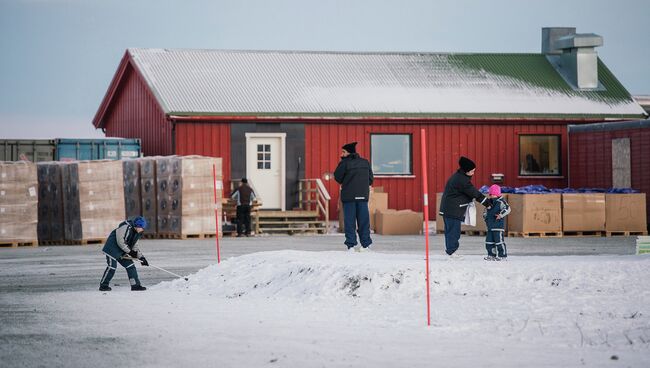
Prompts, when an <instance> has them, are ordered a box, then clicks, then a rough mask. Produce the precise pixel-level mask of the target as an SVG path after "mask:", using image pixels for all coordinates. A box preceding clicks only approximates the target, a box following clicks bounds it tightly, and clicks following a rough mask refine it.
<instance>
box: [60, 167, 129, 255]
mask: <svg viewBox="0 0 650 368" xmlns="http://www.w3.org/2000/svg"><path fill="white" fill-rule="evenodd" d="M62 179H63V189H64V190H63V203H64V211H63V214H64V234H65V240H66V241H69V242H73V243H77V244H92V243H101V242H103V241H104V240H105V239H106V236H108V234H109V233H110V232H111V231H112V230H113V229H114V228H115V227H116V226H117V225H118V224H119V223H120V222H122V221H124V187H123V186H124V181H123V174H122V162H120V161H110V160H101V161H78V162H71V163H68V164H66V165H64V166H63V171H62Z"/></svg>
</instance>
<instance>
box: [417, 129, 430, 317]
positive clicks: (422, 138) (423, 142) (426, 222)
mask: <svg viewBox="0 0 650 368" xmlns="http://www.w3.org/2000/svg"><path fill="white" fill-rule="evenodd" d="M420 141H421V144H420V147H421V148H422V192H423V193H424V238H425V243H426V253H427V254H426V257H425V259H426V262H427V267H426V272H427V277H426V280H427V326H431V295H430V286H429V189H428V187H429V182H428V178H427V171H428V169H429V168H428V166H427V140H426V136H425V131H424V129H421V131H420Z"/></svg>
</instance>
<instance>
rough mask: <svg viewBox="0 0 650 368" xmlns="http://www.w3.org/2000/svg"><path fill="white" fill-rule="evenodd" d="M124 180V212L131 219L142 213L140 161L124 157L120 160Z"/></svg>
mask: <svg viewBox="0 0 650 368" xmlns="http://www.w3.org/2000/svg"><path fill="white" fill-rule="evenodd" d="M122 171H123V180H124V214H125V218H127V219H131V218H133V217H135V216H141V215H142V199H141V196H140V162H139V161H138V160H133V159H126V160H123V161H122Z"/></svg>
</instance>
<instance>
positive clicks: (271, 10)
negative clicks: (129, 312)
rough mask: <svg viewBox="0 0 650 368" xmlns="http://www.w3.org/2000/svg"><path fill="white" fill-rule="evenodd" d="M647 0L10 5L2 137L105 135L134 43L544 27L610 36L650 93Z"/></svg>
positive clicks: (497, 35) (534, 31) (364, 43)
mask: <svg viewBox="0 0 650 368" xmlns="http://www.w3.org/2000/svg"><path fill="white" fill-rule="evenodd" d="M649 14H650V1H648V0H618V1H613V0H612V1H603V0H562V1H560V0H545V1H523V0H500V1H499V0H492V1H486V0H472V1H470V0H451V1H446V0H421V1H420V0H399V1H382V0H363V1H357V0H334V1H328V0H318V1H312V0H279V1H278V0H251V1H245V0H232V1H222V0H177V1H172V0H0V139H2V138H22V139H25V138H65V137H101V136H102V134H101V132H99V131H95V130H94V128H93V127H92V123H91V121H92V118H93V116H94V114H95V112H96V110H97V108H98V106H99V103H100V102H101V100H102V98H103V96H104V93H105V92H106V89H107V88H108V84H109V83H110V81H111V78H112V77H113V74H114V73H115V70H116V68H117V65H118V63H119V61H120V59H121V57H122V56H123V54H124V51H125V49H126V48H128V47H155V48H210V49H212V48H214V49H255V50H323V51H425V52H539V51H540V47H541V28H542V27H549V26H563V27H576V28H577V31H578V32H579V33H596V34H599V35H601V36H603V38H604V46H603V47H600V48H598V49H597V51H598V53H599V55H600V57H601V58H602V59H603V61H604V62H605V63H606V64H607V66H608V67H609V68H610V69H611V70H612V71H613V72H614V74H615V75H616V76H617V77H618V78H619V79H620V80H621V82H622V83H623V85H624V86H625V87H626V88H627V89H628V90H629V91H630V92H631V93H632V94H645V95H648V94H650V68H649V67H648V65H649V63H650V48H649V47H648V46H647V43H648V42H647V39H648V35H649V33H648V19H647V17H648V15H649Z"/></svg>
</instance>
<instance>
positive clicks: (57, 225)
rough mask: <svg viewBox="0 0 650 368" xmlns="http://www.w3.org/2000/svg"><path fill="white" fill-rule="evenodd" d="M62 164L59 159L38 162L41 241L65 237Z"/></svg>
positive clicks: (39, 229)
mask: <svg viewBox="0 0 650 368" xmlns="http://www.w3.org/2000/svg"><path fill="white" fill-rule="evenodd" d="M62 166H63V164H62V163H60V162H57V161H50V162H39V163H38V164H37V171H38V241H39V242H57V243H60V242H63V239H64V221H63V183H62Z"/></svg>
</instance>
